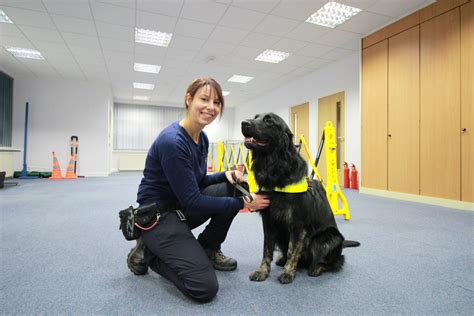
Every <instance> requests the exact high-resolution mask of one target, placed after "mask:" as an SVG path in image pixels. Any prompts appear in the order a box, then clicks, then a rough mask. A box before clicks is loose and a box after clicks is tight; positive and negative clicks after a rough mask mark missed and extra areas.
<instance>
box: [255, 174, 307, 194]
mask: <svg viewBox="0 0 474 316" xmlns="http://www.w3.org/2000/svg"><path fill="white" fill-rule="evenodd" d="M261 191H267V192H268V191H275V192H283V193H303V192H306V191H308V179H307V178H306V177H303V178H302V179H301V180H300V181H298V182H295V183H290V184H288V185H286V186H284V187H274V188H273V189H269V188H266V187H262V188H261Z"/></svg>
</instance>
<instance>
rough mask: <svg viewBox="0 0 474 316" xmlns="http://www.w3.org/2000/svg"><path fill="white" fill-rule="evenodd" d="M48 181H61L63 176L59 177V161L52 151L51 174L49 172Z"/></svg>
mask: <svg viewBox="0 0 474 316" xmlns="http://www.w3.org/2000/svg"><path fill="white" fill-rule="evenodd" d="M49 179H52V180H56V179H63V176H62V175H61V167H60V166H59V161H58V158H57V157H56V153H55V152H54V151H53V172H51V177H49Z"/></svg>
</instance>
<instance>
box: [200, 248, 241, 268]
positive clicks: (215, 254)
mask: <svg viewBox="0 0 474 316" xmlns="http://www.w3.org/2000/svg"><path fill="white" fill-rule="evenodd" d="M205 251H206V254H207V256H208V257H209V260H211V262H212V265H213V266H214V269H216V270H220V271H233V270H235V269H237V261H235V259H232V258H231V257H227V256H225V255H224V254H223V253H222V251H220V250H211V249H205Z"/></svg>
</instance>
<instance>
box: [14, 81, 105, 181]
mask: <svg viewBox="0 0 474 316" xmlns="http://www.w3.org/2000/svg"><path fill="white" fill-rule="evenodd" d="M13 100H14V101H13V135H12V136H13V139H12V147H14V148H23V138H24V122H25V102H26V101H28V102H29V117H28V148H27V165H28V170H29V171H33V170H34V171H51V169H52V157H51V152H52V151H55V152H56V155H57V157H58V160H59V163H60V165H61V170H62V172H63V174H64V173H65V172H66V169H67V165H68V161H69V155H70V137H71V136H73V135H75V136H78V137H79V149H78V156H79V159H78V175H83V176H106V175H108V174H109V160H110V159H109V158H110V157H109V156H110V151H109V139H108V137H109V124H110V123H109V113H110V112H109V109H110V107H111V106H112V104H113V98H112V93H111V91H110V88H109V87H108V86H106V85H103V84H100V83H86V82H79V81H67V80H60V81H59V80H56V79H50V80H48V79H32V78H28V79H26V78H15V81H14V92H13ZM22 164H23V154H18V155H17V157H16V158H15V170H21V169H22Z"/></svg>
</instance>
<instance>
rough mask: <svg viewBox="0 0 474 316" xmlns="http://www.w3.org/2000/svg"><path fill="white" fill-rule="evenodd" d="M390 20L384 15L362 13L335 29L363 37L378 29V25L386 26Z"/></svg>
mask: <svg viewBox="0 0 474 316" xmlns="http://www.w3.org/2000/svg"><path fill="white" fill-rule="evenodd" d="M391 19H392V18H391V17H388V16H385V15H380V14H375V13H371V12H366V11H362V12H360V13H359V14H357V15H356V16H353V17H352V18H351V19H349V20H348V21H346V22H344V23H342V24H341V25H339V26H337V28H336V29H338V30H343V31H350V32H354V33H359V34H361V35H364V34H367V33H369V32H371V31H374V30H375V29H377V28H380V25H385V24H387V23H388V22H389V21H390V20H391Z"/></svg>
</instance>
